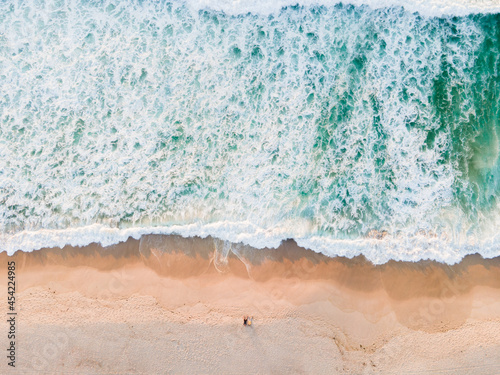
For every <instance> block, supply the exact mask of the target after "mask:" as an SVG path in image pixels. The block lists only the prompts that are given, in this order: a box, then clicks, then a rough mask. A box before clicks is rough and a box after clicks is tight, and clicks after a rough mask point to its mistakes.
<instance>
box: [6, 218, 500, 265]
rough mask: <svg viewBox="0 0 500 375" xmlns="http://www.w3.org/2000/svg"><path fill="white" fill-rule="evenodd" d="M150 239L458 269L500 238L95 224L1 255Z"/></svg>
mask: <svg viewBox="0 0 500 375" xmlns="http://www.w3.org/2000/svg"><path fill="white" fill-rule="evenodd" d="M148 234H163V235H172V234H175V235H181V236H183V237H194V236H196V237H201V238H206V237H208V236H211V237H213V238H217V239H220V240H223V241H227V242H228V243H233V244H237V243H242V244H245V245H249V246H251V247H253V248H255V249H263V248H271V249H272V248H277V247H278V246H279V245H280V244H281V242H282V241H283V240H286V239H289V238H294V239H295V240H296V242H297V244H298V245H299V246H301V247H304V248H306V249H310V250H313V251H315V252H318V253H323V254H325V255H327V256H331V257H336V256H343V257H347V258H353V257H355V256H358V255H364V256H365V257H366V258H367V259H368V260H370V261H371V262H373V263H374V264H384V263H386V262H388V261H389V260H396V261H408V262H416V261H419V260H425V259H428V260H435V261H438V262H443V263H447V264H455V263H458V262H460V260H461V259H462V258H463V257H464V256H466V255H469V254H475V253H479V254H480V255H481V256H483V258H493V257H496V256H498V254H499V253H500V234H496V235H493V236H492V237H490V238H488V239H483V240H481V241H470V240H469V241H466V242H464V243H458V244H457V243H452V242H451V241H449V239H448V238H446V237H443V236H440V237H438V236H435V235H432V234H431V235H429V234H425V233H421V234H416V235H414V236H412V237H403V236H401V237H394V236H391V235H385V236H384V237H383V238H381V239H374V238H364V239H357V240H338V239H332V238H328V237H320V236H310V235H304V236H300V235H297V234H296V233H295V234H294V231H293V230H291V229H290V228H273V229H263V228H259V227H256V226H255V225H253V224H251V223H248V222H240V223H230V222H220V223H212V224H209V225H201V224H188V225H173V226H171V227H143V228H141V227H136V228H127V229H118V228H110V227H106V226H103V225H101V224H93V225H90V226H86V227H81V228H70V229H64V230H49V229H41V230H39V231H22V232H18V233H16V234H11V235H9V234H0V252H3V251H5V252H7V254H9V255H12V254H14V253H15V252H16V251H18V250H21V251H25V252H31V251H34V250H38V249H41V248H45V247H59V248H62V247H64V246H66V245H69V246H86V245H88V244H91V243H99V244H101V245H102V246H110V245H114V244H118V243H120V242H124V241H126V240H127V239H128V238H129V237H130V238H134V239H137V240H138V239H140V238H141V236H144V235H148ZM229 246H230V245H229ZM256 251H258V250H256Z"/></svg>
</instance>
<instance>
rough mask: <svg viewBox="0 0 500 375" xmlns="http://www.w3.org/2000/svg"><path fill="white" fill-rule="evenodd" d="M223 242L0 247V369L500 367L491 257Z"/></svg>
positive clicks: (409, 370) (499, 270) (484, 370)
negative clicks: (436, 258)
mask: <svg viewBox="0 0 500 375" xmlns="http://www.w3.org/2000/svg"><path fill="white" fill-rule="evenodd" d="M215 245H218V249H219V251H215V248H216V247H215ZM222 245H223V244H221V243H218V242H217V241H214V240H212V239H210V238H208V239H203V240H202V239H182V238H180V237H176V236H146V237H143V238H142V239H141V240H140V241H136V240H129V241H127V242H126V243H124V244H120V245H117V246H112V247H109V248H101V247H100V246H98V245H95V244H94V245H90V246H87V247H85V248H70V247H66V248H64V249H42V250H40V251H35V252H33V253H21V252H18V253H16V254H15V255H14V256H12V257H8V256H6V255H5V253H2V254H0V256H1V257H2V258H3V264H6V263H7V261H12V260H14V261H15V262H16V279H17V310H18V316H17V326H16V329H17V337H16V368H15V369H12V368H10V367H8V366H7V359H6V358H5V356H4V360H3V361H2V364H1V365H0V373H2V374H7V373H19V374H164V373H169V374H170V373H173V374H335V373H341V374H344V373H353V374H372V373H380V374H425V373H429V374H499V373H500V258H495V259H490V260H484V259H482V258H481V257H480V256H469V257H467V258H465V259H464V260H463V261H462V262H461V263H460V264H457V265H454V266H447V265H443V264H440V263H436V262H430V261H422V262H419V263H405V262H389V263H387V264H385V265H383V266H374V265H372V264H371V263H369V262H367V261H366V260H364V258H362V257H358V258H355V259H352V260H349V259H345V258H328V257H325V256H322V255H320V254H316V253H314V252H311V251H308V250H305V249H302V248H299V247H297V246H296V244H295V243H294V242H293V241H288V242H286V243H285V244H283V245H282V246H281V247H280V248H279V249H276V250H259V251H255V250H253V249H249V248H245V247H241V246H240V247H235V251H236V253H237V254H238V255H239V256H235V255H234V254H230V255H229V256H228V257H227V258H225V257H224V256H223V255H224V251H220V249H223V246H222ZM4 268H5V269H6V268H7V267H6V266H5V267H4ZM2 279H3V280H2V285H3V286H2V288H4V289H3V290H6V286H7V280H6V279H7V277H6V275H5V276H4V277H3V278H2ZM5 305H6V306H7V302H6V301H5ZM5 311H7V307H6V308H5ZM246 314H248V315H252V316H253V317H254V320H253V322H254V323H253V325H252V327H245V326H243V324H242V323H243V321H242V317H243V315H246ZM0 329H2V331H3V332H5V334H4V345H7V341H8V340H7V337H6V336H7V332H8V326H7V323H6V320H5V319H4V322H3V323H2V324H1V328H0ZM5 348H7V346H6V347H5ZM5 353H6V352H5Z"/></svg>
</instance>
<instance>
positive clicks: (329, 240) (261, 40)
mask: <svg viewBox="0 0 500 375" xmlns="http://www.w3.org/2000/svg"><path fill="white" fill-rule="evenodd" d="M351 3H353V4H356V5H361V4H364V5H366V4H368V5H369V6H370V7H372V8H380V7H385V6H389V5H390V6H401V5H402V6H404V7H405V9H407V10H409V11H418V12H419V13H420V14H423V15H429V16H435V15H443V14H454V15H460V14H469V13H476V12H498V11H499V9H500V7H499V4H498V2H492V1H490V2H487V1H485V2H457V1H455V2H453V1H441V2H433V1H427V2H426V1H421V2H409V1H404V2H396V1H392V2H382V1H374V2H363V3H361V2H359V3H358V2H356V1H353V2H351ZM183 4H185V3H181V2H174V5H173V6H172V7H170V6H168V5H165V4H164V3H157V2H152V1H151V2H148V1H144V2H141V3H138V2H133V1H130V2H124V1H111V0H110V1H103V2H99V3H98V4H97V3H94V2H92V1H82V2H78V1H68V2H64V1H50V0H48V1H43V2H42V1H37V0H33V1H26V2H19V3H16V4H15V5H14V4H10V3H9V2H3V3H1V4H0V14H1V17H2V18H1V21H2V22H1V23H0V80H1V81H0V97H1V98H2V101H1V102H0V119H1V123H0V126H1V131H2V132H1V136H0V146H1V147H0V229H1V230H2V233H3V234H1V235H0V236H1V237H0V240H1V241H2V244H1V245H0V250H2V251H7V253H9V254H12V253H13V252H14V251H16V250H22V251H32V250H36V249H39V248H42V247H62V246H64V245H67V244H69V245H72V246H82V245H87V244H89V243H91V242H99V243H102V244H103V245H104V246H107V245H110V244H114V243H118V242H120V241H124V240H126V239H127V238H128V237H133V238H139V237H140V236H141V235H144V234H154V233H158V234H173V233H175V234H180V235H182V236H187V237H190V236H200V237H205V236H209V235H210V236H213V237H216V238H220V239H223V240H227V241H230V242H233V243H238V242H243V243H245V244H248V245H250V246H253V247H255V248H263V247H273V248H274V247H277V246H278V245H279V244H280V242H281V241H282V240H283V239H287V238H294V239H295V240H296V241H297V242H298V243H299V244H300V245H301V246H304V247H307V248H311V249H312V250H315V251H320V252H323V253H325V254H327V255H331V256H334V255H341V256H349V257H352V256H355V255H358V254H364V255H365V256H367V257H368V258H369V259H370V260H372V261H373V262H375V263H383V262H385V261H387V260H389V259H396V260H419V259H425V258H429V259H435V260H440V261H444V262H451V263H454V262H457V261H459V260H460V259H461V257H463V256H464V255H466V254H469V253H471V252H479V253H481V254H482V255H483V256H485V257H490V256H494V255H495V254H496V255H498V254H500V250H499V248H498V245H497V244H498V238H497V237H496V236H495V235H490V236H486V237H484V238H487V239H484V240H482V241H481V242H477V241H475V240H473V239H474V238H478V236H479V237H481V236H480V235H481V234H482V233H483V232H481V231H480V230H476V229H477V228H473V225H472V224H471V222H473V221H474V220H469V218H468V217H467V215H466V214H464V213H463V212H462V211H460V210H459V209H457V210H453V207H455V206H457V201H458V198H457V197H456V196H455V195H454V191H455V190H456V186H455V185H454V184H456V181H457V180H460V179H461V178H462V177H463V176H462V175H461V171H460V170H459V169H458V165H457V164H458V163H454V162H448V163H443V160H444V155H445V154H446V153H447V152H449V150H450V148H451V146H450V145H451V143H452V142H453V139H452V134H451V131H450V129H444V130H443V129H441V124H440V123H439V118H437V116H436V115H435V114H434V113H433V112H432V111H431V110H429V109H428V108H430V107H431V106H432V103H431V98H432V94H433V87H434V84H435V81H436V80H437V79H438V78H439V77H440V75H441V74H442V71H441V65H442V64H443V59H442V56H444V55H446V59H445V60H446V61H444V62H446V63H447V64H448V65H449V66H450V68H449V69H450V71H451V72H453V74H454V75H455V76H454V79H455V81H454V82H459V83H460V87H459V89H460V90H464V91H465V92H467V91H468V90H469V91H470V90H472V88H473V85H474V82H472V80H471V78H470V77H469V76H468V72H469V71H470V70H471V69H472V68H473V64H474V63H475V58H476V57H475V56H476V55H477V49H478V48H479V47H480V46H481V43H482V41H483V39H484V37H483V34H482V33H483V30H482V29H481V28H480V27H479V26H478V25H477V24H476V23H475V21H474V20H471V19H470V18H464V19H458V20H449V19H448V20H445V21H443V22H441V21H442V20H436V19H432V18H425V17H424V19H422V17H420V16H419V15H415V14H411V13H409V12H403V11H401V10H400V9H394V8H392V9H385V10H384V11H381V12H378V13H376V12H373V11H371V9H370V8H367V7H363V8H362V9H356V11H355V12H352V11H351V9H345V7H340V8H339V9H338V11H337V10H334V9H331V5H333V4H335V3H334V2H320V3H318V2H314V3H312V2H307V1H306V2H301V3H300V5H304V6H306V5H311V4H320V5H325V6H329V8H328V9H326V10H322V11H321V12H318V11H311V10H310V9H299V10H297V11H296V10H291V9H288V10H281V8H282V7H283V6H286V5H293V4H294V3H293V2H273V3H271V2H266V1H260V2H259V1H257V2H252V3H247V2H245V3H243V2H241V3H239V2H229V1H226V2H224V1H222V2H216V1H213V2H212V1H209V2H203V1H201V2H200V1H198V2H194V1H191V2H188V5H189V6H188V7H187V8H186V7H185V6H184V5H183ZM206 8H209V9H215V10H223V11H224V12H226V13H228V14H241V15H242V16H241V17H234V18H231V17H226V16H220V15H218V14H215V13H214V12H208V13H209V14H203V12H198V10H200V9H206ZM248 12H252V13H253V14H258V15H260V16H255V15H250V16H249V15H247V14H246V13H248ZM272 12H274V13H275V14H274V16H273V17H266V16H262V15H267V14H269V13H272ZM442 23H447V26H446V27H445V26H443V25H442ZM449 24H452V25H451V26H452V27H451V26H450V25H449ZM451 34H453V35H452V36H453V38H458V39H459V40H460V41H459V43H455V42H453V41H452V42H450V43H447V40H449V39H450V40H452V39H453V38H452V37H451V36H450V35H451ZM359 51H363V52H364V53H365V55H364V56H360V54H359ZM351 72H352V73H351ZM354 78H355V79H354ZM449 94H450V95H451V93H449ZM346 102H348V105H346V106H344V111H345V112H347V114H345V115H344V117H343V118H341V119H340V120H336V123H335V125H333V124H332V121H330V120H329V119H330V118H333V117H335V116H337V117H338V116H341V114H340V112H341V111H342V105H343V104H342V103H344V104H345V103H346ZM460 105H461V108H460V109H461V113H462V114H463V116H469V115H471V114H473V113H474V107H473V104H472V103H471V98H470V97H465V98H464V99H463V100H462V101H461V103H460ZM374 107H378V109H374ZM339 108H340V109H339ZM335 111H337V112H335ZM375 117H378V118H379V120H378V121H379V122H378V123H375V120H374V118H375ZM417 120H418V121H420V122H421V123H419V124H417V125H419V126H413V125H412V122H417ZM318 124H319V125H318ZM321 124H323V125H322V126H320V125H321ZM438 130H440V131H439V132H438ZM429 131H436V136H435V139H433V141H432V145H431V146H429V145H427V144H426V137H427V134H428V132H429ZM321 132H323V133H321ZM382 146H383V149H381V147H382ZM495 147H496V150H497V153H496V154H495V153H494V152H492V153H491V155H492V156H491V157H490V158H489V159H488V163H484V165H480V167H481V168H490V169H493V168H495V166H496V163H497V159H498V147H497V145H495ZM465 151H467V150H465ZM495 157H496V159H495ZM378 159H384V160H383V166H380V165H379V164H381V163H379V162H378V161H377V160H378ZM463 184H464V185H467V184H468V182H467V181H466V180H465V179H464V181H463ZM493 211H494V212H500V210H499V209H498V207H497V208H496V211H495V210H493ZM483 221H487V220H483ZM171 223H174V224H171ZM180 223H187V224H180ZM108 224H109V225H108ZM473 224H474V223H473ZM128 226H130V228H128V229H126V228H127V227H128ZM116 227H119V228H121V229H116ZM457 227H460V228H461V229H460V230H459V229H457ZM373 228H375V229H380V230H388V231H389V232H390V233H391V234H393V236H396V233H401V235H398V236H396V237H391V236H387V237H385V238H384V239H383V240H372V239H365V238H363V233H366V232H368V231H369V230H370V229H373ZM464 228H465V229H464ZM497 228H498V226H497ZM433 229H435V230H436V231H437V232H439V233H454V231H458V232H460V233H462V234H463V233H468V232H469V229H470V232H471V233H472V234H471V235H467V236H465V239H461V237H460V236H461V235H456V236H450V239H447V238H444V237H443V236H439V237H438V238H439V240H437V239H435V238H434V237H433V238H431V239H426V237H425V236H419V235H415V233H417V232H418V231H419V230H424V231H430V230H433ZM493 232H494V231H493ZM322 233H324V234H322ZM346 234H347V235H346ZM349 235H350V236H351V237H349ZM344 237H345V238H351V239H345V238H344ZM353 238H354V239H353ZM356 238H357V239H356ZM481 238H483V237H481Z"/></svg>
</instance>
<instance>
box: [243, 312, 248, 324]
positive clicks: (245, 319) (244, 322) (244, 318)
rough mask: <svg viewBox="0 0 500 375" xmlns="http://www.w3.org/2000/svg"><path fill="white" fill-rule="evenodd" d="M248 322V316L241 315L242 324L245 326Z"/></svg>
mask: <svg viewBox="0 0 500 375" xmlns="http://www.w3.org/2000/svg"><path fill="white" fill-rule="evenodd" d="M247 324H248V316H246V315H245V316H244V317H243V325H244V326H246V325H247Z"/></svg>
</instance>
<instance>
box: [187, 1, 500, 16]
mask: <svg viewBox="0 0 500 375" xmlns="http://www.w3.org/2000/svg"><path fill="white" fill-rule="evenodd" d="M187 3H188V4H189V6H190V7H191V8H192V9H214V10H219V11H223V12H225V13H227V14H233V15H237V14H245V13H255V14H264V15H267V14H271V13H276V12H279V11H280V10H281V9H282V8H283V7H287V6H296V5H299V6H327V7H329V6H334V5H336V4H339V3H343V4H352V5H356V6H363V5H366V6H369V7H370V8H372V9H380V8H387V7H400V6H401V7H404V8H405V9H406V10H408V11H410V12H419V13H420V14H422V15H425V16H431V17H432V16H433V17H439V16H444V15H455V16H463V15H467V14H474V13H499V12H500V2H499V1H498V0H345V1H339V0H319V1H318V0H300V1H295V0H276V1H268V0H254V1H242V0H187Z"/></svg>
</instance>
